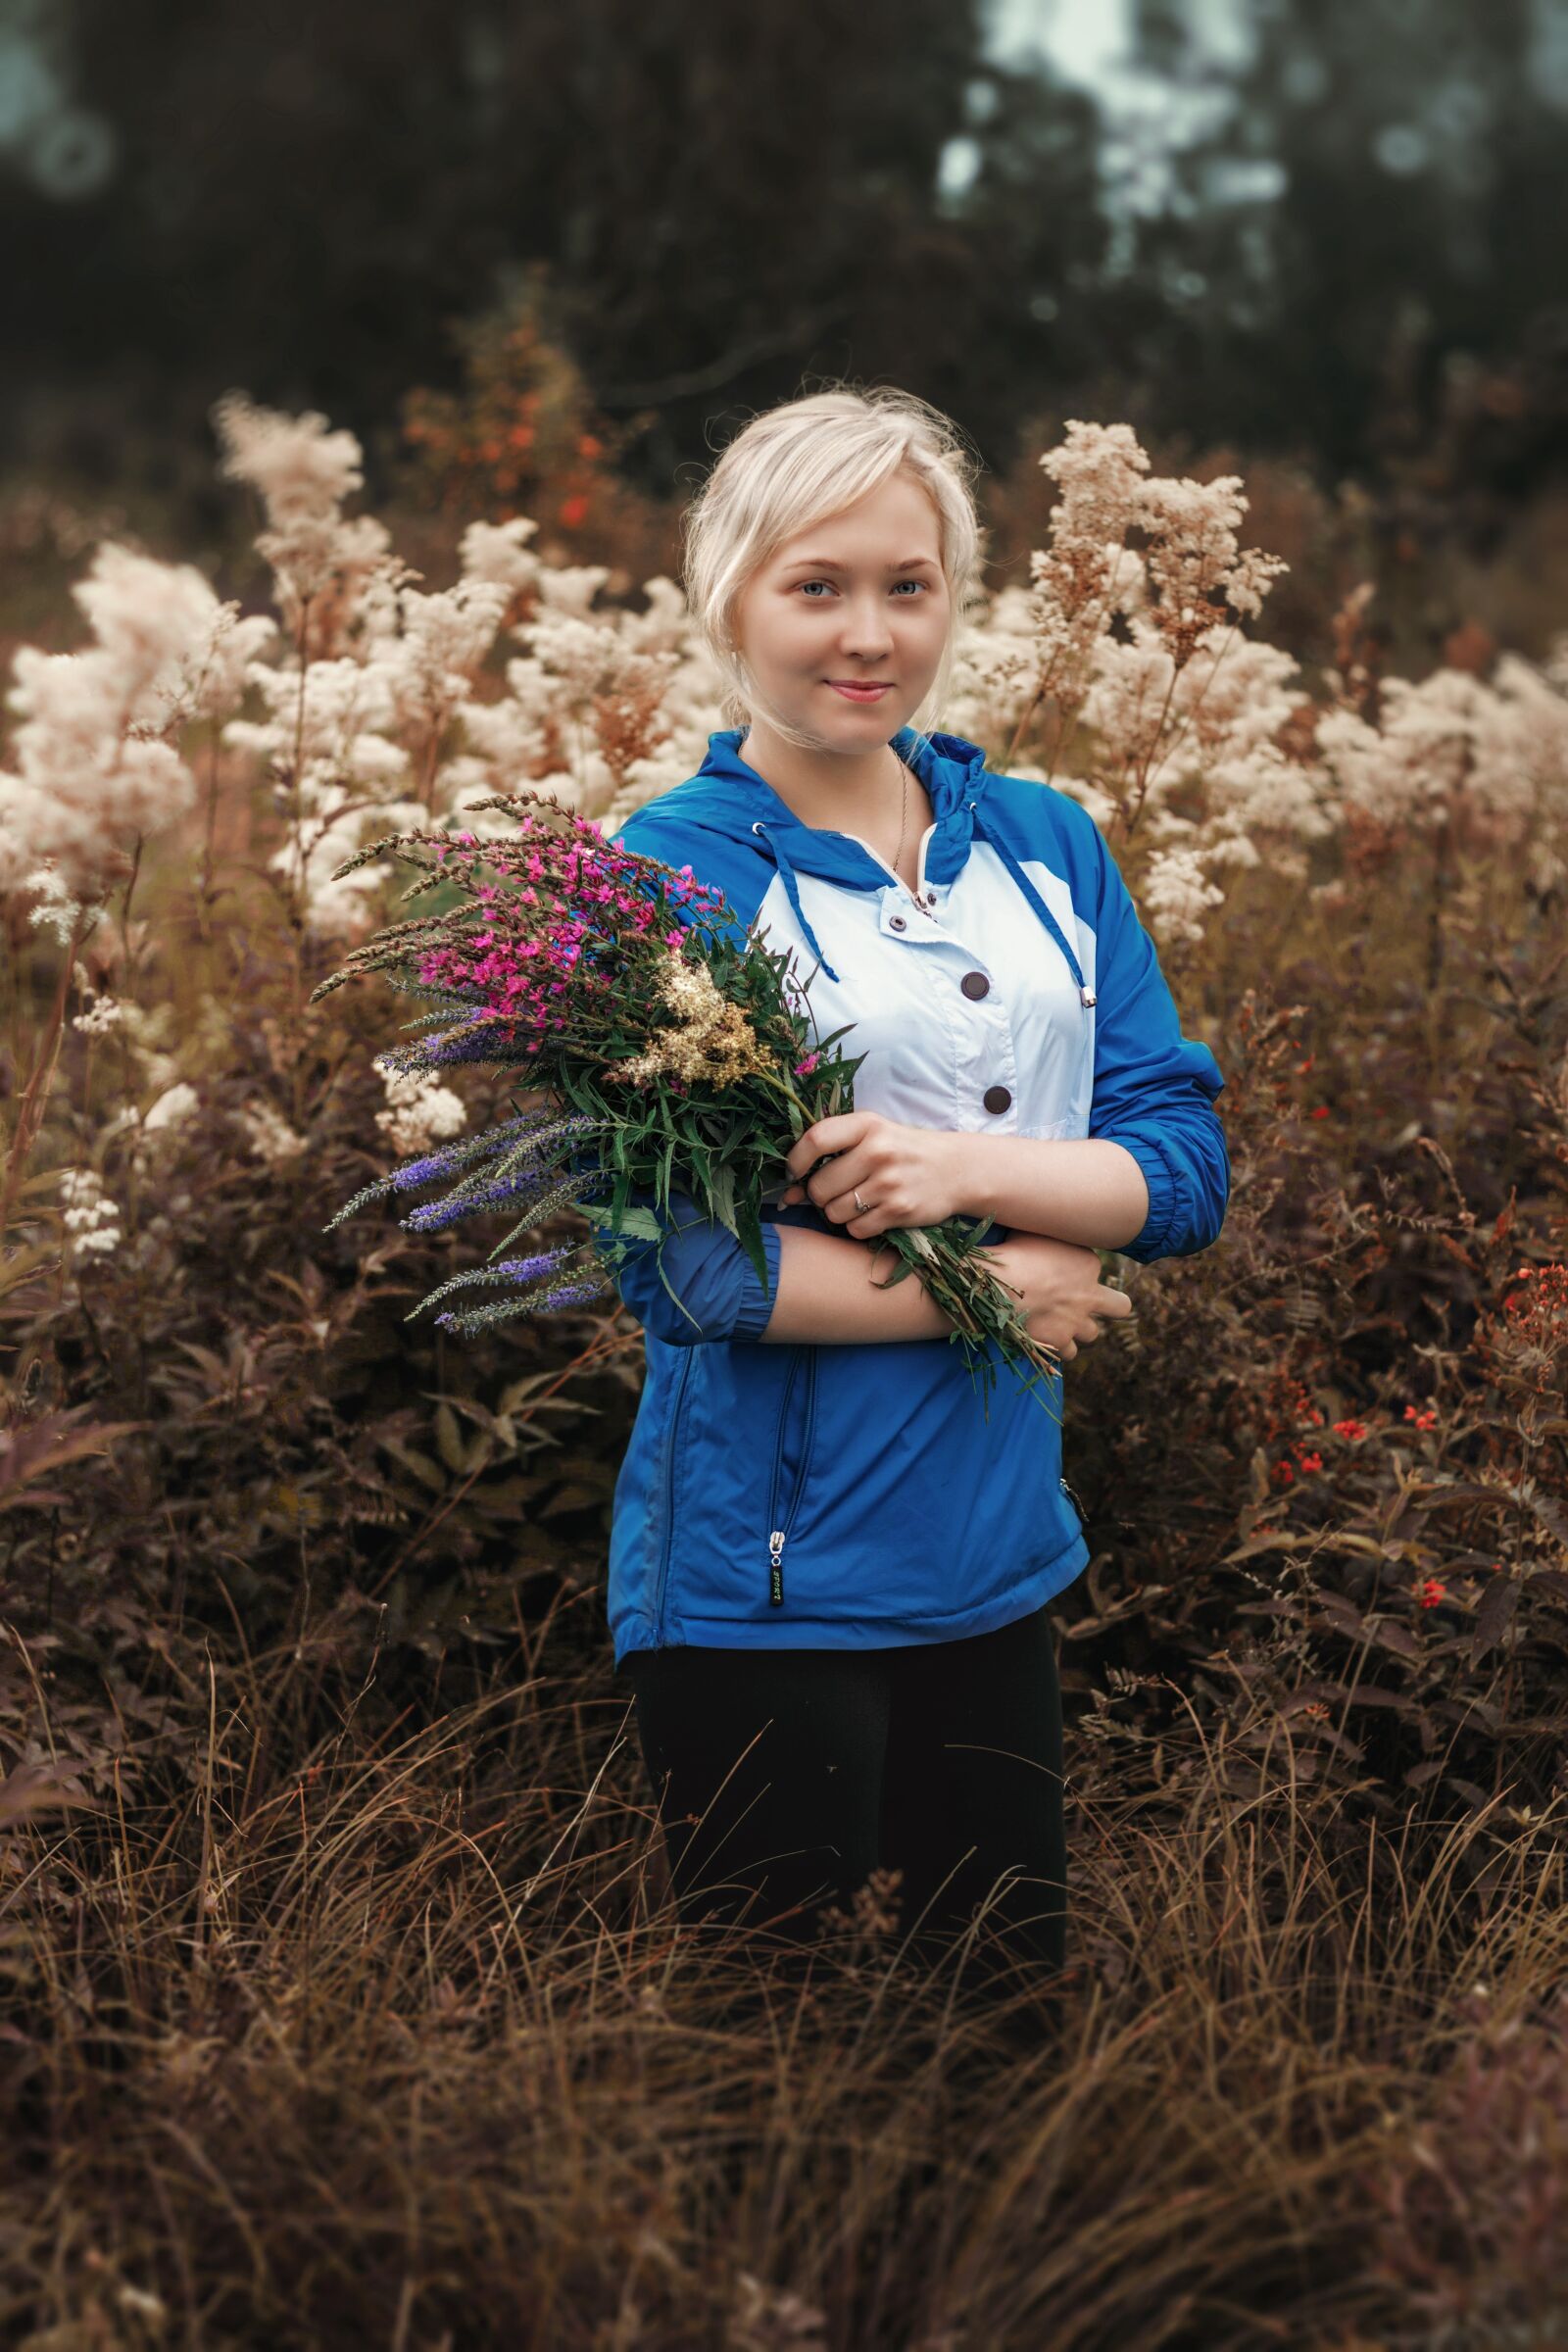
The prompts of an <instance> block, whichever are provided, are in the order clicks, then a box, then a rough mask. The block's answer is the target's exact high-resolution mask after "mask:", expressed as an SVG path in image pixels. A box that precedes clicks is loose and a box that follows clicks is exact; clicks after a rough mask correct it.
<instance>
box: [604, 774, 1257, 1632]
mask: <svg viewBox="0 0 1568 2352" xmlns="http://www.w3.org/2000/svg"><path fill="white" fill-rule="evenodd" d="M743 734H744V730H743V729H741V728H738V727H737V728H730V729H726V730H724V731H722V732H720V733H718V734H714V735H711V737H710V738H709V747H708V755H707V757H706V759H705V760H704V761H703V763H702V766H701V767H700V768H699V769H698V771H697V773H696V774H695V775H694V776H691V777H689V778H688V779H687V780H686V782H684V783H682V784H678V785H676V786H674V787H673V788H672V789H671V790H669V791H667V792H664V793H662V794H661V795H660V796H659V797H658V798H657V799H656V800H654V801H651V802H649V803H647V804H646V805H645V806H644V807H643V808H641V809H637V810H636V811H635V813H634V814H633V815H632V816H631V817H629V818H628V819H627V821H626V822H625V824H624V825H623V826H622V827H621V828H620V830H619V831H618V832H617V833H616V834H615V835H614V836H613V839H614V840H616V841H618V842H619V843H621V844H622V845H623V846H624V847H625V848H627V849H629V850H636V851H639V852H641V853H643V854H644V855H645V856H649V857H653V858H660V859H662V861H663V862H664V863H665V864H668V865H672V866H676V867H680V866H686V865H689V866H690V868H691V870H692V873H693V874H694V876H695V877H696V879H697V880H698V881H701V882H707V883H709V884H711V885H712V886H714V887H715V888H717V889H718V890H721V891H722V892H723V894H724V897H725V900H726V901H727V903H728V909H729V913H730V915H731V917H732V918H733V919H734V921H735V922H736V925H737V928H738V930H739V931H742V932H743V931H744V929H745V927H746V926H747V925H748V924H752V923H755V924H756V925H757V927H758V928H759V930H760V931H763V932H764V933H765V937H766V945H767V947H768V949H769V950H770V951H771V952H773V953H777V952H778V951H780V950H781V949H786V948H787V949H790V950H792V951H793V953H794V968H795V969H796V971H797V973H798V975H799V977H800V978H801V980H803V981H806V982H808V983H809V995H808V1002H809V1006H810V1012H811V1018H812V1020H813V1021H814V1023H815V1027H816V1032H817V1034H818V1035H819V1036H823V1037H825V1036H827V1035H828V1034H829V1033H830V1032H831V1031H833V1030H835V1029H837V1028H839V1027H840V1026H841V1025H842V1024H843V1023H845V1022H848V1021H853V1022H854V1023H855V1028H854V1030H853V1032H852V1033H851V1034H850V1035H848V1036H846V1037H843V1038H841V1039H840V1040H839V1041H838V1043H839V1048H840V1050H841V1051H842V1052H844V1053H845V1054H862V1053H863V1054H865V1055H866V1059H865V1060H864V1061H863V1062H862V1064H861V1066H860V1068H859V1070H858V1074H857V1077H856V1087H855V1096H856V1107H857V1108H858V1109H871V1110H881V1111H883V1112H885V1113H886V1114H887V1115H888V1116H889V1117H890V1118H895V1119H900V1120H903V1121H907V1123H908V1124H910V1125H911V1126H926V1127H942V1128H948V1129H955V1130H958V1131H960V1132H965V1133H974V1134H981V1133H997V1134H1004V1135H1023V1136H1036V1137H1075V1136H1107V1137H1109V1138H1110V1139H1111V1140H1112V1141H1113V1142H1115V1143H1118V1144H1121V1145H1123V1146H1124V1147H1125V1148H1126V1150H1127V1151H1129V1152H1131V1153H1132V1154H1133V1156H1134V1158H1135V1159H1136V1160H1137V1161H1138V1164H1139V1166H1140V1167H1141V1168H1142V1169H1143V1172H1144V1175H1145V1178H1146V1180H1147V1182H1148V1186H1149V1216H1148V1219H1147V1221H1146V1223H1145V1225H1144V1228H1143V1230H1142V1232H1140V1233H1139V1234H1138V1235H1137V1236H1136V1238H1135V1239H1134V1240H1133V1241H1131V1242H1130V1243H1128V1244H1127V1246H1126V1248H1125V1250H1124V1251H1123V1252H1122V1254H1123V1255H1125V1256H1127V1257H1130V1258H1133V1259H1136V1260H1138V1261H1139V1262H1141V1263H1146V1264H1147V1263H1148V1262H1149V1260H1151V1259H1152V1258H1158V1257H1168V1256H1186V1255H1188V1254H1190V1253H1192V1252H1193V1251H1196V1250H1203V1249H1206V1248H1207V1247H1208V1246H1209V1244H1210V1243H1212V1242H1213V1241H1214V1240H1215V1239H1216V1238H1217V1236H1218V1234H1219V1231H1220V1228H1221V1225H1222V1223H1223V1221H1224V1215H1225V1205H1226V1201H1227V1198H1228V1195H1229V1189H1230V1160H1229V1155H1228V1153H1227V1152H1226V1148H1225V1138H1224V1131H1223V1129H1222V1127H1221V1125H1220V1122H1219V1119H1218V1116H1217V1114H1216V1112H1215V1110H1214V1102H1215V1098H1216V1097H1217V1096H1218V1095H1219V1093H1220V1091H1221V1089H1222V1087H1223V1085H1224V1080H1223V1078H1222V1077H1221V1075H1220V1071H1219V1066H1218V1064H1217V1063H1216V1061H1215V1059H1214V1056H1213V1054H1211V1053H1210V1052H1209V1050H1208V1048H1207V1047H1206V1046H1204V1045H1201V1044H1198V1043H1197V1042H1195V1041H1193V1040H1191V1039H1188V1038H1184V1037H1183V1035H1182V1032H1181V1023H1180V1020H1179V1018H1178V1015H1177V1011H1176V1007H1175V1005H1174V1003H1173V1001H1172V998H1171V995H1170V991H1169V989H1168V987H1167V986H1166V983H1165V981H1164V978H1163V976H1162V975H1161V972H1160V969H1159V964H1158V960H1157V958H1156V956H1155V953H1154V948H1153V944H1152V941H1151V939H1150V937H1149V934H1148V933H1147V931H1145V929H1144V928H1143V926H1142V924H1141V923H1140V921H1139V919H1138V914H1137V911H1136V909H1135V907H1134V906H1133V902H1132V899H1131V897H1130V895H1129V893H1128V890H1127V887H1126V884H1125V883H1124V882H1123V880H1122V878H1121V875H1120V872H1119V870H1118V868H1117V866H1116V863H1115V860H1114V858H1112V857H1111V855H1110V853H1109V851H1108V850H1107V848H1106V846H1105V844H1104V842H1103V838H1102V836H1101V833H1100V830H1099V827H1098V826H1097V825H1096V824H1095V821H1094V819H1093V818H1092V817H1091V816H1090V815H1089V813H1088V811H1087V810H1086V809H1083V808H1082V807H1081V806H1080V805H1079V804H1078V803H1077V802H1076V801H1074V800H1071V799H1070V798H1069V797H1068V796H1067V795H1066V794H1065V793H1061V792H1057V791H1056V790H1054V787H1052V786H1049V785H1042V784H1038V783H1034V782H1032V781H1028V780H1025V779H1022V778H1018V777H1012V776H1000V775H994V774H992V773H991V772H990V771H989V770H988V769H987V767H986V763H985V755H984V753H983V752H982V751H981V750H980V749H979V748H978V747H977V746H976V745H974V744H972V743H965V742H963V741H962V740H961V738H959V737H957V736H953V735H944V734H935V735H932V736H929V737H927V736H923V735H918V734H916V733H915V731H914V730H913V729H911V728H908V727H905V728H902V729H901V730H900V731H899V733H898V734H897V735H895V736H893V737H892V738H891V741H892V743H893V747H894V749H895V750H896V751H897V752H898V753H899V754H900V756H901V757H902V758H903V759H905V760H907V761H908V763H909V765H910V767H911V768H912V769H913V770H914V772H915V773H916V774H917V775H918V776H919V778H920V781H921V782H922V784H923V785H924V786H925V788H926V791H927V792H928V794H929V795H930V798H931V805H932V809H933V810H934V816H935V821H934V822H933V823H932V824H931V825H930V826H929V827H928V828H927V829H926V832H925V834H924V836H923V837H922V840H921V843H920V862H919V869H918V870H919V891H918V895H917V897H915V898H911V897H910V895H909V893H908V891H907V889H906V887H905V885H904V884H903V882H902V881H900V879H899V878H898V876H897V875H896V874H895V873H894V872H893V870H892V868H891V867H890V866H888V865H886V864H885V863H884V862H883V860H882V859H881V858H879V857H878V856H877V855H876V854H875V853H874V852H873V851H872V850H871V849H870V848H869V847H868V846H867V845H866V844H865V843H864V842H862V841H861V840H859V839H858V836H855V835H852V834H847V833H836V832H830V831H827V830H825V829H822V828H820V827H812V826H809V825H804V824H802V823H801V821H800V820H799V818H798V817H796V816H795V815H794V814H793V813H792V811H791V810H790V809H789V808H788V806H787V805H786V804H785V802H784V801H782V800H781V799H780V798H779V796H778V794H777V793H775V792H774V791H773V790H772V788H771V786H770V785H768V784H767V783H765V782H764V780H763V779H762V777H761V776H760V775H759V774H758V773H757V771H756V769H755V768H752V767H750V766H748V765H747V762H746V760H744V759H743V758H742V756H741V751H740V746H741V742H742V739H743ZM671 1210H672V1215H671V1218H670V1220H669V1222H668V1224H667V1225H666V1226H665V1228H664V1232H665V1239H664V1242H663V1254H662V1266H663V1276H664V1277H667V1280H668V1285H669V1288H666V1287H665V1280H664V1279H663V1278H662V1276H661V1273H660V1270H659V1267H658V1265H656V1262H655V1259H656V1252H657V1250H658V1248H659V1245H657V1244H655V1243H653V1242H647V1243H644V1244H641V1245H634V1246H632V1248H631V1249H630V1250H628V1253H627V1255H626V1256H625V1258H624V1260H623V1262H622V1263H621V1264H620V1266H619V1267H618V1268H617V1269H616V1270H615V1274H614V1279H615V1284H616V1288H617V1290H618V1292H619V1295H620V1297H621V1298H622V1299H623V1300H624V1301H625V1303H626V1304H627V1306H628V1307H630V1309H631V1310H632V1312H633V1313H634V1314H635V1315H636V1316H637V1317H638V1319H639V1320H640V1321H641V1323H642V1325H643V1328H644V1338H645V1346H646V1350H647V1370H646V1377H645V1381H644V1386H643V1391H642V1396H641V1398H640V1400H639V1405H638V1411H637V1417H636V1421H635V1424H634V1426H633V1430H632V1435H631V1439H630V1442H629V1444H628V1446H627V1449H626V1454H625V1459H624V1461H623V1462H622V1465H621V1468H620V1472H619V1476H618V1478H617V1480H616V1484H615V1493H614V1504H613V1530H612V1537H611V1550H610V1583H609V1617H610V1628H611V1634H612V1638H613V1643H614V1654H615V1663H616V1664H617V1665H618V1664H619V1662H620V1660H621V1659H622V1658H623V1657H624V1656H625V1655H626V1653H627V1652H628V1651H629V1650H633V1649H654V1648H660V1647H662V1646H664V1645H666V1644H670V1643H682V1642H689V1643H693V1644H696V1645H699V1646H720V1647H733V1648H748V1649H750V1648H772V1647H779V1646H790V1647H796V1646H798V1647H804V1648H823V1649H829V1648H831V1649H851V1648H860V1647H866V1646H882V1645H888V1644H896V1643H903V1642H942V1641H952V1640H955V1639H956V1638H957V1637H959V1636H962V1635H969V1634H982V1633H987V1632H989V1631H991V1630H992V1629H993V1628H994V1627H997V1626H1001V1625H1005V1624H1008V1623H1010V1622H1011V1621H1012V1620H1013V1619H1014V1618H1018V1617H1022V1616H1025V1615H1027V1614H1028V1613H1029V1612H1030V1611H1031V1610H1033V1609H1036V1608H1038V1607H1039V1606H1040V1605H1041V1603H1042V1602H1043V1601H1046V1600H1049V1599H1050V1598H1052V1596H1053V1595H1054V1594H1055V1593H1059V1592H1060V1591H1061V1589H1062V1588H1063V1586H1065V1585H1067V1584H1069V1583H1070V1582H1071V1581H1072V1579H1073V1578H1074V1577H1075V1576H1076V1575H1078V1573H1079V1572H1080V1570H1081V1569H1083V1568H1084V1567H1085V1566H1086V1565H1087V1563H1088V1559H1089V1551H1088V1546H1087V1545H1086V1544H1085V1542H1084V1537H1083V1531H1082V1527H1081V1525H1080V1522H1079V1518H1078V1514H1077V1511H1076V1510H1075V1509H1074V1507H1073V1503H1072V1500H1071V1497H1070V1495H1068V1493H1067V1491H1066V1488H1065V1485H1064V1483H1063V1480H1062V1475H1061V1472H1062V1463H1061V1432H1060V1430H1059V1428H1058V1427H1057V1426H1056V1424H1055V1423H1054V1420H1053V1419H1052V1416H1051V1414H1050V1413H1048V1412H1047V1411H1046V1410H1045V1409H1044V1407H1043V1402H1042V1398H1041V1397H1040V1396H1038V1395H1037V1396H1029V1395H1028V1394H1027V1393H1026V1392H1025V1390H1024V1388H1023V1386H1022V1384H1021V1382H1020V1381H1019V1379H1018V1377H1017V1376H1016V1375H1015V1374H1013V1373H1011V1372H1010V1371H1009V1370H1008V1368H1007V1367H1006V1366H1005V1365H1000V1366H999V1368H998V1373H997V1380H996V1384H995V1386H994V1388H993V1390H992V1393H991V1395H990V1397H989V1398H985V1397H982V1394H981V1392H980V1390H979V1388H978V1387H977V1386H976V1385H975V1383H974V1382H973V1381H972V1380H971V1378H970V1375H969V1373H968V1371H967V1369H966V1368H965V1366H964V1363H963V1360H962V1356H961V1354H960V1351H959V1349H958V1348H956V1347H955V1346H953V1345H951V1344H950V1343H949V1342H948V1341H946V1340H941V1339H937V1340H920V1341H909V1342H893V1343H872V1344H870V1345H867V1346H863V1347H859V1346H843V1345H837V1346H821V1347H816V1346H784V1345H778V1344H769V1343H767V1342H765V1341H763V1340H762V1338H761V1334H762V1331H763V1329H764V1327H765V1325H766V1322H767V1318H768V1315H769V1312H770V1310H771V1306H772V1297H773V1294H772V1287H771V1286H772V1285H773V1284H775V1283H776V1281H777V1276H778V1261H779V1250H780V1230H779V1229H780V1228H781V1227H782V1226H784V1225H788V1224H801V1225H814V1226H815V1227H816V1228H817V1229H818V1230H819V1231H823V1232H827V1233H831V1234H835V1235H837V1236H839V1238H840V1239H843V1238H844V1236H843V1229H842V1227H840V1226H838V1225H836V1224H834V1223H833V1222H832V1221H831V1220H830V1219H829V1218H827V1217H825V1216H824V1215H823V1213H822V1212H821V1210H820V1209H818V1208H816V1207H814V1206H812V1205H810V1204H808V1203H804V1202H803V1203H797V1204H792V1205H791V1206H789V1207H787V1208H775V1209H764V1210H763V1225H762V1236H763V1244H764V1254H765V1257H766V1261H767V1266H768V1275H769V1286H770V1287H769V1290H768V1291H767V1292H766V1293H764V1292H763V1290H762V1287H761V1285H760V1282H759V1280H758V1277H757V1273H756V1270H755V1268H754V1267H753V1266H752V1264H751V1261H750V1260H749V1259H748V1257H747V1256H746V1254H745V1252H744V1251H743V1250H742V1249H741V1247H740V1245H739V1244H738V1242H736V1241H735V1239H734V1238H733V1236H732V1235H731V1234H730V1233H729V1232H728V1231H727V1230H726V1229H725V1228H724V1227H723V1226H722V1225H720V1224H718V1223H717V1222H716V1221H714V1220H711V1219H702V1218H699V1217H698V1215H697V1212H696V1206H695V1203H694V1202H693V1201H691V1199H690V1198H689V1197H686V1196H680V1195H677V1194H674V1193H673V1192H672V1194H671ZM1007 1230H1008V1229H1007V1228H1006V1227H1004V1226H1000V1225H999V1226H997V1227H995V1228H994V1229H993V1230H992V1232H991V1233H990V1234H988V1235H987V1241H988V1243H989V1242H993V1241H996V1242H1001V1241H1003V1240H1005V1238H1006V1235H1007ZM595 1231H596V1234H598V1235H600V1236H603V1235H604V1234H605V1233H606V1232H607V1231H608V1228H607V1227H605V1226H603V1225H598V1226H596V1228H595ZM908 1279H911V1280H912V1279H914V1278H913V1277H909V1278H908ZM671 1290H673V1292H674V1293H675V1297H674V1298H671V1296H670V1291H671ZM677 1299H678V1300H679V1302H680V1303H679V1304H677V1303H676V1300H677ZM683 1310H684V1311H683ZM1052 1390H1053V1395H1052V1398H1051V1401H1052V1403H1053V1405H1054V1409H1055V1410H1056V1411H1060V1409H1061V1401H1060V1391H1061V1384H1060V1379H1059V1376H1058V1377H1057V1378H1055V1379H1054V1380H1053V1382H1052Z"/></svg>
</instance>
